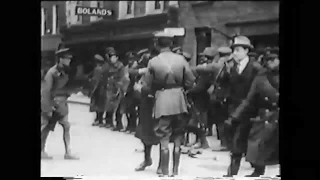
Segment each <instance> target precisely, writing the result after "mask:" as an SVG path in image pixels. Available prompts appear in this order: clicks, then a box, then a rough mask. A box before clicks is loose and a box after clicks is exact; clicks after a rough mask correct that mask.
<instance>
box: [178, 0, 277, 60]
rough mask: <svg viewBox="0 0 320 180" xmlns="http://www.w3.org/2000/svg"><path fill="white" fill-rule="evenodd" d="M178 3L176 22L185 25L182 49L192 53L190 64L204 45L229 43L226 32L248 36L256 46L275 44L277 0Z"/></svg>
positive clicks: (216, 45) (215, 45) (230, 34)
mask: <svg viewBox="0 0 320 180" xmlns="http://www.w3.org/2000/svg"><path fill="white" fill-rule="evenodd" d="M179 6H180V8H179V11H180V18H179V19H180V21H179V25H180V26H182V27H185V28H186V37H185V39H184V42H183V49H184V50H185V51H187V52H189V53H191V54H192V55H193V59H192V63H193V64H195V63H196V54H197V53H198V52H201V51H203V50H204V48H205V47H207V46H213V47H219V46H221V45H224V44H228V43H230V40H229V39H228V38H227V37H226V36H225V34H227V35H229V36H232V35H233V34H236V33H239V34H241V35H245V36H248V37H249V38H250V39H251V41H252V43H253V44H254V46H256V47H257V46H267V45H268V46H269V45H278V35H279V21H278V19H279V2H278V1H179ZM208 27H210V28H208ZM221 32H222V33H221Z"/></svg>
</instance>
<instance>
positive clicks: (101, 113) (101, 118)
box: [97, 112, 103, 127]
mask: <svg viewBox="0 0 320 180" xmlns="http://www.w3.org/2000/svg"><path fill="white" fill-rule="evenodd" d="M97 116H98V122H99V127H103V112H98V114H97Z"/></svg>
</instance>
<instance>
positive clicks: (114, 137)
mask: <svg viewBox="0 0 320 180" xmlns="http://www.w3.org/2000/svg"><path fill="white" fill-rule="evenodd" d="M69 110H70V114H69V120H70V123H71V146H72V152H73V153H74V154H76V155H77V156H79V157H80V160H77V161H75V160H74V161H72V160H64V159H63V156H64V144H63V140H62V133H63V131H62V127H61V126H59V125H58V126H57V127H56V129H55V131H54V132H51V134H50V135H49V137H48V141H47V147H46V150H47V152H48V154H49V155H51V156H53V158H54V159H53V160H41V176H42V177H75V176H77V175H78V176H79V175H84V176H86V177H88V176H90V177H96V178H97V179H99V177H100V178H101V179H110V180H115V179H128V180H135V179H137V180H138V179H139V180H140V179H153V178H157V175H156V173H155V172H156V169H157V166H158V158H159V147H158V146H155V147H153V150H152V158H153V165H152V166H150V167H148V168H147V169H146V170H145V171H141V172H136V171H134V169H135V167H137V166H138V165H139V164H140V163H141V162H142V160H143V153H139V152H135V149H142V148H143V147H142V144H141V142H140V141H139V140H138V139H137V138H135V137H134V136H133V135H130V134H125V133H120V132H112V131H111V130H109V129H105V128H99V127H92V126H91V123H92V122H93V119H94V114H93V113H90V112H89V106H85V105H81V104H74V103H70V104H69ZM123 121H124V124H126V122H125V119H124V120H123ZM208 140H209V143H210V146H211V148H218V146H219V141H218V140H217V139H216V137H215V136H213V137H208ZM170 148H171V150H172V146H170ZM171 164H172V162H171ZM228 165H229V153H228V152H213V151H211V150H206V151H204V152H203V154H202V155H200V156H199V157H198V158H190V157H188V156H187V155H182V156H181V163H180V175H179V176H177V177H175V178H166V179H177V178H178V179H179V177H221V176H222V175H224V174H225V173H226V171H227V168H228ZM252 171H253V169H252V168H251V167H250V164H249V163H248V162H245V161H244V159H243V160H242V164H241V169H240V171H239V176H242V177H243V176H244V175H247V174H251V172H252ZM277 174H279V166H278V165H277V166H269V167H267V170H266V174H265V175H266V176H275V175H277ZM90 179H92V178H90ZM180 179H181V178H180Z"/></svg>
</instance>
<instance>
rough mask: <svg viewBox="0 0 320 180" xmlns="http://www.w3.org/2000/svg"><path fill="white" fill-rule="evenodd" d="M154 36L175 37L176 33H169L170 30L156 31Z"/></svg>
mask: <svg viewBox="0 0 320 180" xmlns="http://www.w3.org/2000/svg"><path fill="white" fill-rule="evenodd" d="M154 37H157V38H161V37H163V38H173V37H174V35H173V34H171V33H169V32H165V31H158V32H155V33H154Z"/></svg>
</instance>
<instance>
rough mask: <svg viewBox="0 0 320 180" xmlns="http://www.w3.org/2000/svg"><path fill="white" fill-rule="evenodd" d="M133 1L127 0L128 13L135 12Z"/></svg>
mask: <svg viewBox="0 0 320 180" xmlns="http://www.w3.org/2000/svg"><path fill="white" fill-rule="evenodd" d="M132 4H133V1H127V14H132V13H133V8H132V7H133V5H132Z"/></svg>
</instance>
